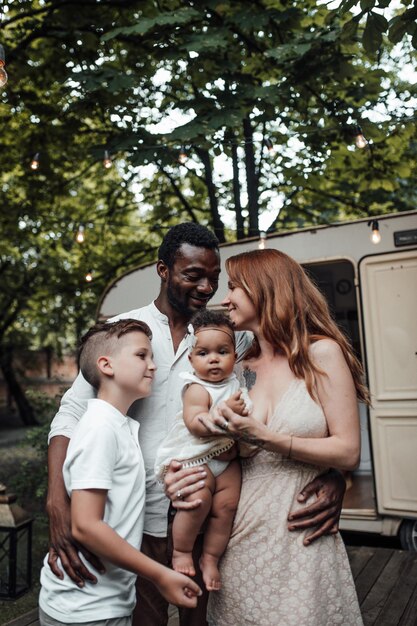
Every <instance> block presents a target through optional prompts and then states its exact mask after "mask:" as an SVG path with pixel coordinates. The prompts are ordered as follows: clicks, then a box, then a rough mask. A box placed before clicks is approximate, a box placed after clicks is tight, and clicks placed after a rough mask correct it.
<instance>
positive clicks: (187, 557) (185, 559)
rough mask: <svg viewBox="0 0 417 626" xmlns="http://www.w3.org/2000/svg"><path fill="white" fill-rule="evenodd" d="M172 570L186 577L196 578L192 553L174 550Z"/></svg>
mask: <svg viewBox="0 0 417 626" xmlns="http://www.w3.org/2000/svg"><path fill="white" fill-rule="evenodd" d="M172 569H174V570H175V571H176V572H180V573H181V574H185V575H186V576H195V569H194V563H193V556H192V553H191V552H180V551H179V550H174V551H173V554H172Z"/></svg>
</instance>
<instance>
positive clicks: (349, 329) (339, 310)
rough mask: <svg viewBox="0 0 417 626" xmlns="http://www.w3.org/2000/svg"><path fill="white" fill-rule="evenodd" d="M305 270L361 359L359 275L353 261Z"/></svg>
mask: <svg viewBox="0 0 417 626" xmlns="http://www.w3.org/2000/svg"><path fill="white" fill-rule="evenodd" d="M303 267H304V269H305V270H306V272H307V274H308V275H309V276H310V278H311V279H312V280H313V281H314V283H315V284H316V285H317V287H318V288H319V289H320V291H321V292H322V294H323V295H324V296H325V298H326V300H327V302H328V304H329V308H330V311H331V313H332V315H333V317H334V319H335V320H336V322H337V324H338V326H339V327H340V328H341V329H342V330H343V332H344V333H345V334H346V335H347V336H348V337H349V339H350V341H351V343H352V346H353V348H354V350H355V352H356V354H357V356H358V357H359V358H360V359H361V350H360V338H359V322H358V304H357V300H356V289H355V273H354V268H353V265H352V263H351V262H350V261H344V260H340V261H329V262H327V263H305V264H303Z"/></svg>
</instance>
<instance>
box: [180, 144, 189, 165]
mask: <svg viewBox="0 0 417 626" xmlns="http://www.w3.org/2000/svg"><path fill="white" fill-rule="evenodd" d="M187 159H188V154H187V152H186V150H185V148H184V146H181V150H180V152H179V155H178V163H181V165H184V163H185V162H186V160H187Z"/></svg>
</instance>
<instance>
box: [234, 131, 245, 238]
mask: <svg viewBox="0 0 417 626" xmlns="http://www.w3.org/2000/svg"><path fill="white" fill-rule="evenodd" d="M232 165H233V200H234V205H235V215H236V238H237V239H243V238H244V236H245V222H244V219H243V215H242V204H241V202H240V181H239V160H238V156H237V145H236V142H235V141H233V142H232Z"/></svg>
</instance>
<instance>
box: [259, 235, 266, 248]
mask: <svg viewBox="0 0 417 626" xmlns="http://www.w3.org/2000/svg"><path fill="white" fill-rule="evenodd" d="M258 248H259V250H265V248H266V233H265V232H264V231H263V230H261V232H260V233H259V243H258Z"/></svg>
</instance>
